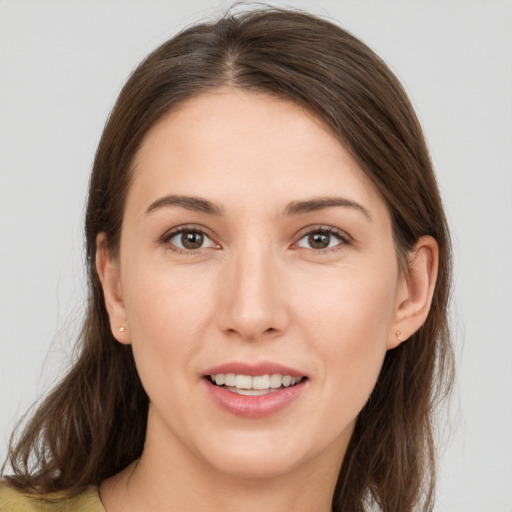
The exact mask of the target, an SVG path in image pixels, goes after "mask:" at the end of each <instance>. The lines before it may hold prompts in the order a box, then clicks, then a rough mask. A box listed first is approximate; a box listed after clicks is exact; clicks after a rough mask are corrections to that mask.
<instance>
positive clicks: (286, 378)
mask: <svg viewBox="0 0 512 512" xmlns="http://www.w3.org/2000/svg"><path fill="white" fill-rule="evenodd" d="M291 383H292V378H291V377H290V376H289V375H285V376H284V377H283V386H284V387H285V388H287V387H288V386H289V385H290V384H291Z"/></svg>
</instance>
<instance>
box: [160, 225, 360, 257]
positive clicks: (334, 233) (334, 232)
mask: <svg viewBox="0 0 512 512" xmlns="http://www.w3.org/2000/svg"><path fill="white" fill-rule="evenodd" d="M183 233H196V234H199V235H202V236H204V237H205V238H206V239H207V240H210V242H211V244H212V245H211V246H208V247H199V248H197V249H186V248H181V247H179V246H177V245H176V244H173V243H171V240H172V239H173V238H174V237H176V236H178V235H182V234H183ZM313 234H321V235H327V236H328V237H334V238H335V239H337V241H338V243H336V245H334V246H332V247H325V248H321V249H314V248H312V247H301V246H298V244H299V242H300V241H301V240H303V239H304V238H306V237H308V236H311V235H313ZM161 242H162V243H163V244H166V245H167V246H168V247H169V249H170V250H171V251H173V252H176V253H178V254H186V255H197V254H199V253H200V251H202V249H208V248H214V249H218V248H220V246H219V245H218V244H216V243H215V242H214V241H213V240H212V239H211V237H210V236H208V235H207V234H206V233H205V231H204V229H203V228H201V227H199V226H195V225H186V226H180V227H178V228H175V229H173V230H171V231H169V232H167V233H166V234H165V235H164V236H163V237H162V239H161ZM330 242H331V240H329V244H330ZM351 244H352V239H351V237H350V236H349V235H347V234H346V233H345V232H343V231H340V230H339V229H336V228H333V227H332V226H323V225H318V226H312V227H309V228H304V230H302V231H301V232H300V233H299V238H298V239H297V241H296V242H294V244H293V246H294V247H293V248H294V249H295V250H297V249H306V250H310V251H313V252H314V253H315V254H324V253H332V252H336V251H339V250H341V249H343V248H344V247H346V246H348V245H351Z"/></svg>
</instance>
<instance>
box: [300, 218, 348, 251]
mask: <svg viewBox="0 0 512 512" xmlns="http://www.w3.org/2000/svg"><path fill="white" fill-rule="evenodd" d="M313 233H326V234H329V235H332V236H334V237H336V238H338V240H339V243H338V244H336V245H335V246H333V247H326V248H324V249H313V248H312V247H310V248H307V247H300V246H297V244H298V243H299V242H300V241H301V240H302V239H303V238H304V237H306V236H308V235H311V234H313ZM294 238H295V242H294V243H293V246H294V247H293V248H294V249H305V250H307V251H313V252H315V253H324V252H333V251H336V250H340V249H342V248H343V247H346V246H347V245H351V244H353V242H354V239H353V238H352V237H351V236H350V235H349V234H348V233H347V232H346V231H343V230H341V229H338V228H335V227H334V226H329V225H326V224H316V225H313V226H307V227H305V228H302V229H301V230H300V231H299V232H298V233H297V234H296V235H295V237H294Z"/></svg>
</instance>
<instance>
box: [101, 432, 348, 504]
mask: <svg viewBox="0 0 512 512" xmlns="http://www.w3.org/2000/svg"><path fill="white" fill-rule="evenodd" d="M161 440H162V438H161V436H157V435H154V432H153V431H152V430H151V429H150V428H148V435H147V438H146V444H145V446H144V452H143V454H142V456H141V458H140V459H139V460H138V461H136V462H134V463H133V464H131V465H130V466H129V467H128V468H126V469H125V470H124V471H122V472H121V473H119V474H118V475H116V476H114V477H112V478H111V479H109V480H106V481H105V482H103V483H102V484H101V486H100V495H101V498H102V501H103V503H104V506H105V509H106V511H107V512H135V511H138V510H148V511H151V512H171V511H172V512H196V511H197V510H201V511H204V512H239V511H240V510H243V511H244V512H260V511H261V510H265V512H288V511H289V512H292V511H293V512H330V511H331V506H332V505H331V502H332V496H333V493H334V487H335V485H336V481H337V478H338V473H339V469H340V461H341V460H342V457H343V454H344V453H345V450H346V447H347V444H348V440H349V436H348V437H347V439H340V440H338V441H337V444H336V446H332V445H331V446H329V449H328V450H325V451H324V453H321V454H319V455H317V456H316V457H314V458H312V459H310V460H307V461H303V462H302V463H301V464H297V465H296V467H293V468H289V470H288V471H286V472H283V473H280V474H272V473H271V472H270V471H269V472H268V474H266V475H263V476H261V475H258V476H256V477H255V476H254V475H250V474H229V473H226V472H221V471H219V470H217V469H216V468H215V467H213V466H212V465H211V464H209V463H208V462H207V461H205V460H204V459H202V458H201V457H200V456H198V455H197V454H194V453H192V452H191V451H189V450H188V449H187V448H186V447H184V446H183V445H182V444H180V443H175V442H169V443H167V442H166V443H162V442H161ZM157 441H158V442H157Z"/></svg>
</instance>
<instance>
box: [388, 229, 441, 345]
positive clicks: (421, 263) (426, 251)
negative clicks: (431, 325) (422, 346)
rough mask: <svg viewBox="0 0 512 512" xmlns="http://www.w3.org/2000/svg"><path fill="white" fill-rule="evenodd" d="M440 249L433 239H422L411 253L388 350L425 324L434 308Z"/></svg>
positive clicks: (400, 291)
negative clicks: (431, 309) (433, 301)
mask: <svg viewBox="0 0 512 512" xmlns="http://www.w3.org/2000/svg"><path fill="white" fill-rule="evenodd" d="M438 263H439V248H438V245H437V242H436V241H435V239H434V238H432V237H431V236H423V237H421V238H420V239H419V240H418V242H417V243H416V245H415V247H414V249H413V250H412V251H411V252H410V253H409V258H408V269H407V271H406V274H405V275H404V276H402V282H401V283H400V284H399V289H398V294H397V307H396V310H395V319H394V322H393V325H392V332H390V333H389V336H388V345H387V348H388V349H391V348H395V347H397V346H398V345H400V344H401V343H402V342H403V341H405V340H406V339H407V338H408V337H410V336H412V335H413V334H414V333H415V332H416V331H417V330H418V329H419V328H420V327H421V326H422V325H423V324H424V322H425V320H426V319H427V316H428V313H429V311H430V305H431V304H432V297H433V295H434V289H435V285H436V279H437V269H438Z"/></svg>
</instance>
